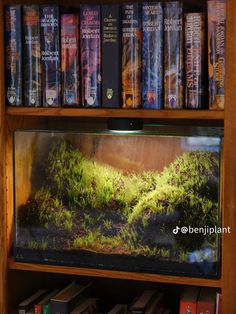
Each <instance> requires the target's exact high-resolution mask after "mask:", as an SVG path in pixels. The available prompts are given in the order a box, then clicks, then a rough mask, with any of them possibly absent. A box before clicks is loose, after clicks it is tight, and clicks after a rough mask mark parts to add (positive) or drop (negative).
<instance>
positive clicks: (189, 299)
mask: <svg viewBox="0 0 236 314" xmlns="http://www.w3.org/2000/svg"><path fill="white" fill-rule="evenodd" d="M198 295H199V288H198V287H188V288H186V289H185V290H184V291H183V293H182V297H181V300H180V310H179V314H188V313H189V314H190V313H191V314H197V299H198Z"/></svg>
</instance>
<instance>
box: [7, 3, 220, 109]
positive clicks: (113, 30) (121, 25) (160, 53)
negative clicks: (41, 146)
mask: <svg viewBox="0 0 236 314" xmlns="http://www.w3.org/2000/svg"><path fill="white" fill-rule="evenodd" d="M225 7H226V5H225V0H208V14H207V16H208V19H207V21H208V23H207V22H206V14H204V13H186V14H184V8H183V3H182V2H181V1H175V2H166V3H165V4H162V3H160V2H144V3H142V4H138V3H129V4H122V5H119V4H114V5H101V6H100V5H96V4H95V5H94V4H93V5H92V4H89V5H86V4H83V5H80V8H79V11H78V10H77V9H73V10H72V11H71V10H69V9H65V8H64V9H62V8H61V10H60V8H59V7H58V6H51V5H42V6H38V5H23V6H21V5H7V6H5V47H6V48H5V57H6V101H7V104H8V105H14V106H22V105H24V106H35V107H38V106H41V105H43V106H44V107H58V106H83V107H101V106H102V107H123V108H140V107H143V108H147V109H161V108H167V109H170V108H193V109H201V108H206V103H208V101H206V95H207V94H208V92H207V90H206V88H205V87H206V86H207V84H206V82H209V108H210V109H223V108H224V83H225V82H224V81H225V23H226V9H225ZM207 25H208V48H207V45H206V40H205V38H206V32H207V31H206V30H207ZM206 51H208V55H209V58H208V61H207V60H206ZM207 63H208V75H207V71H206V69H207V66H205V65H206V64H207Z"/></svg>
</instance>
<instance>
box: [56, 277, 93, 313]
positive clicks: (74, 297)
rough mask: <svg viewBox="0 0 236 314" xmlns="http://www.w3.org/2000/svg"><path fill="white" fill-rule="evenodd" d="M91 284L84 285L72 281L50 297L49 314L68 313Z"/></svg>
mask: <svg viewBox="0 0 236 314" xmlns="http://www.w3.org/2000/svg"><path fill="white" fill-rule="evenodd" d="M90 286H91V284H88V285H86V286H82V285H78V284H76V283H75V282H72V283H71V284H70V285H68V286H67V287H66V288H64V289H63V290H62V291H60V292H59V293H58V294H56V295H55V296H54V297H53V298H51V312H52V313H51V314H69V313H70V312H71V311H72V310H73V309H74V308H75V307H76V306H77V304H78V302H79V299H80V298H81V297H82V296H84V294H85V293H86V292H87V291H88V289H89V287H90Z"/></svg>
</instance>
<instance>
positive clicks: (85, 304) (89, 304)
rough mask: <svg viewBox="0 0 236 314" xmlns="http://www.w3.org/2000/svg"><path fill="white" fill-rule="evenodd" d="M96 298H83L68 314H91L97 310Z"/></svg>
mask: <svg viewBox="0 0 236 314" xmlns="http://www.w3.org/2000/svg"><path fill="white" fill-rule="evenodd" d="M96 310H97V299H96V298H84V299H83V300H81V302H80V304H79V305H78V306H76V308H74V310H73V311H72V312H70V314H93V313H96V312H97V311H96Z"/></svg>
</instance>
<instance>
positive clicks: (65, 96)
mask: <svg viewBox="0 0 236 314" xmlns="http://www.w3.org/2000/svg"><path fill="white" fill-rule="evenodd" d="M61 73H62V105H63V106H79V104H80V93H79V90H80V80H79V15H78V14H62V15H61Z"/></svg>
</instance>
